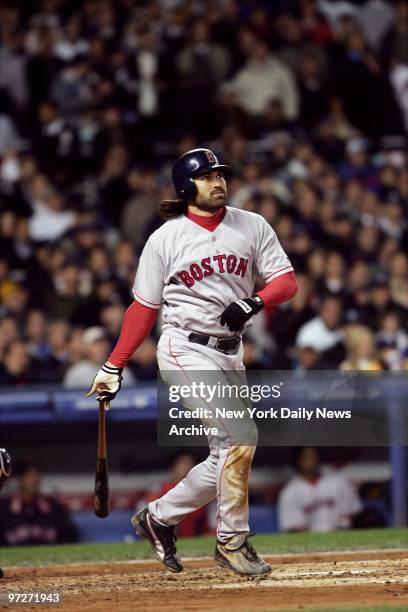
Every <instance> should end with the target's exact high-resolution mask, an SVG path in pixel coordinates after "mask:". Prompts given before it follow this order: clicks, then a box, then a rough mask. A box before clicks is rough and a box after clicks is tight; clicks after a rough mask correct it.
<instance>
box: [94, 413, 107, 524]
mask: <svg viewBox="0 0 408 612" xmlns="http://www.w3.org/2000/svg"><path fill="white" fill-rule="evenodd" d="M107 410H109V402H106V401H105V402H103V401H100V402H99V425H98V452H97V455H96V472H95V514H96V516H99V518H105V517H106V516H108V515H109V474H108V460H107V452H106V411H107Z"/></svg>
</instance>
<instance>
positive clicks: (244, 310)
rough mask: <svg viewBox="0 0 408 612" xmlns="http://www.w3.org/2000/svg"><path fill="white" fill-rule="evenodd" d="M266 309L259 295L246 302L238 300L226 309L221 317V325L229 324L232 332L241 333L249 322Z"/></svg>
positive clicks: (247, 299)
mask: <svg viewBox="0 0 408 612" xmlns="http://www.w3.org/2000/svg"><path fill="white" fill-rule="evenodd" d="M263 307H264V303H263V301H262V300H261V298H260V297H259V296H258V295H254V296H252V297H250V298H246V299H245V300H237V301H236V302H232V304H230V305H229V306H227V307H226V309H225V310H224V312H223V313H222V315H221V318H220V323H221V325H225V324H227V326H228V328H229V330H230V331H239V330H240V329H242V328H243V327H244V325H245V323H246V322H247V321H249V319H250V318H251V317H253V316H254V315H255V314H257V313H258V312H259V311H260V310H262V308H263Z"/></svg>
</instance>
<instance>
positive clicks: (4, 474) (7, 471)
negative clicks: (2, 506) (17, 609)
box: [0, 448, 11, 578]
mask: <svg viewBox="0 0 408 612" xmlns="http://www.w3.org/2000/svg"><path fill="white" fill-rule="evenodd" d="M10 476H11V457H10V455H9V454H8V452H7V451H6V449H5V448H0V491H1V489H2V488H3V486H4V483H5V482H6V480H8V479H9V478H10ZM3 576H4V572H3V570H2V569H1V568H0V578H3Z"/></svg>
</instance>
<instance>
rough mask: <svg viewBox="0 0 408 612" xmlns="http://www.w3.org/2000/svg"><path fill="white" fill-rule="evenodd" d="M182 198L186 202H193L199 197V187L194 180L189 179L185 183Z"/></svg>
mask: <svg viewBox="0 0 408 612" xmlns="http://www.w3.org/2000/svg"><path fill="white" fill-rule="evenodd" d="M181 195H182V198H183V200H184V201H185V202H191V200H194V198H195V197H196V195H197V186H196V184H195V182H194V179H192V178H189V179H187V180H186V182H185V183H184V186H183V189H182V190H181Z"/></svg>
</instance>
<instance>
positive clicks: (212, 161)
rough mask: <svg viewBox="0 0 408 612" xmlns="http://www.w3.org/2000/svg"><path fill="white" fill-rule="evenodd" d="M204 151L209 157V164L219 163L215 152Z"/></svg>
mask: <svg viewBox="0 0 408 612" xmlns="http://www.w3.org/2000/svg"><path fill="white" fill-rule="evenodd" d="M204 152H205V155H206V157H207V159H208V163H209V164H217V163H218V161H217V158H216V157H215V155H214V153H212V152H211V151H204Z"/></svg>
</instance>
